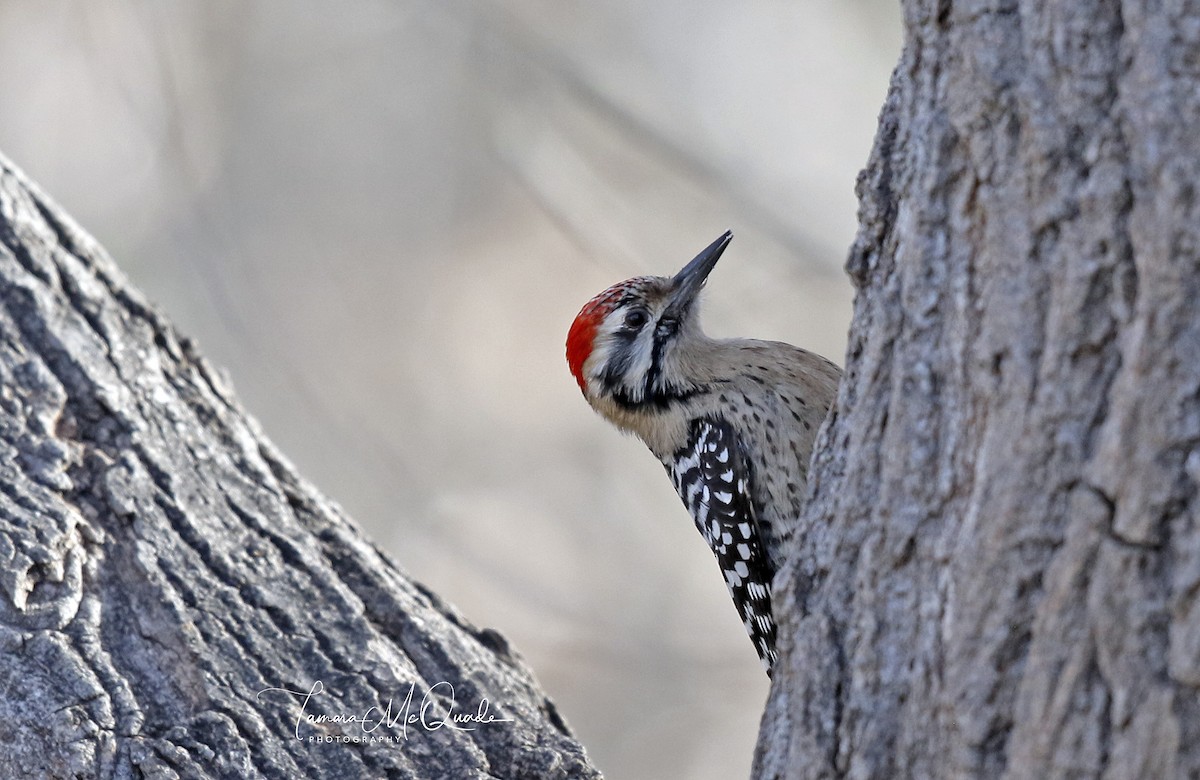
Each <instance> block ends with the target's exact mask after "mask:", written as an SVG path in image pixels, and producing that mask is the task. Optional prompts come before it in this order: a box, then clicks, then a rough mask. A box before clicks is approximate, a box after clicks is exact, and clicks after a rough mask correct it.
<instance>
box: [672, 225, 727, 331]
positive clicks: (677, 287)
mask: <svg viewBox="0 0 1200 780" xmlns="http://www.w3.org/2000/svg"><path fill="white" fill-rule="evenodd" d="M732 240H733V231H731V230H726V231H725V235H723V236H721V237H720V238H718V239H717V240H716V241H714V242H712V243H711V244H709V245H708V247H707V248H706V249H705V250H704V251H703V252H701V253H700V254H698V255H696V257H695V258H694V259H693V260H692V262H690V263H688V264H687V265H685V266H684V267H683V270H682V271H680V272H679V273H677V274H675V278H674V279H672V280H671V288H672V289H671V302H670V304H668V306H667V312H666V313H668V314H671V315H673V318H675V319H681V318H682V315H683V314H684V313H685V312H686V311H687V309H688V307H690V306H691V304H692V301H694V300H696V295H698V294H699V292H700V288H702V287H704V281H705V280H706V279H708V275H709V274H710V273H711V272H712V269H713V268H714V267H716V265H717V260H719V259H720V258H721V253H722V252H724V251H725V247H727V246H729V242H730V241H732Z"/></svg>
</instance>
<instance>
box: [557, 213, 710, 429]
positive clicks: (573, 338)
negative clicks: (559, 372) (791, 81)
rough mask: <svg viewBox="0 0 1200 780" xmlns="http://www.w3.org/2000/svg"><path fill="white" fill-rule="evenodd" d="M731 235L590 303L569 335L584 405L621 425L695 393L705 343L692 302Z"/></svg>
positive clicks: (569, 351) (569, 349) (572, 364)
mask: <svg viewBox="0 0 1200 780" xmlns="http://www.w3.org/2000/svg"><path fill="white" fill-rule="evenodd" d="M732 240H733V233H731V232H726V233H725V235H723V236H721V237H720V238H718V239H717V240H716V241H714V242H712V244H710V245H709V246H708V248H707V249H705V250H704V251H703V252H701V253H700V254H698V255H696V258H695V259H694V260H692V262H690V263H688V264H687V265H686V266H684V268H683V270H682V271H680V272H679V273H677V274H675V276H673V277H670V278H667V277H665V276H638V277H635V278H633V279H628V280H626V281H624V282H621V283H620V284H616V285H613V286H612V287H609V288H608V289H607V290H605V291H604V292H602V293H600V294H599V295H597V296H596V297H595V298H593V299H592V300H590V301H588V302H587V304H586V305H585V306H584V307H583V309H581V310H580V312H579V314H578V315H576V317H575V321H574V322H573V323H571V330H570V332H569V333H568V334H567V363H568V364H569V365H570V367H571V373H572V374H574V375H575V381H577V382H578V383H579V388H580V389H581V390H582V391H583V395H584V397H585V398H587V400H588V403H590V404H591V405H592V406H593V407H595V408H596V409H597V410H598V411H599V412H601V413H602V414H604V415H605V416H606V417H609V418H610V419H613V420H614V421H615V422H617V423H618V424H621V419H620V418H622V417H626V416H628V415H630V414H636V413H638V412H646V411H654V410H661V409H665V408H666V407H668V406H670V404H671V402H672V401H673V400H677V399H683V398H686V397H687V396H688V394H690V393H692V392H694V391H695V389H696V387H695V386H694V384H693V382H694V379H695V378H696V373H695V371H694V370H691V369H692V365H691V364H692V363H693V362H694V361H695V359H696V356H695V355H694V354H693V352H694V351H695V350H694V348H695V347H697V346H698V345H700V344H702V343H704V342H705V341H706V339H705V337H704V335H703V333H701V331H700V326H699V323H698V319H699V318H698V313H697V308H698V307H697V305H696V299H697V296H698V295H699V293H700V289H701V288H702V287H703V286H704V281H705V280H706V279H707V278H708V274H709V272H711V271H712V269H713V267H714V266H715V265H716V264H717V260H718V258H720V257H721V253H722V252H724V251H725V247H727V246H728V245H729V242H730V241H732ZM689 377H691V379H689Z"/></svg>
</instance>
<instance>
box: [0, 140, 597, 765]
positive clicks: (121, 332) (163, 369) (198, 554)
mask: <svg viewBox="0 0 1200 780" xmlns="http://www.w3.org/2000/svg"><path fill="white" fill-rule="evenodd" d="M0 450H2V454H0V561H3V566H2V567H0V647H2V648H3V652H2V653H0V692H2V693H0V744H2V745H3V749H2V750H0V777H47V778H76V777H78V778H88V777H116V778H122V777H143V776H144V777H156V778H158V777H161V778H167V777H230V778H235V777H236V778H254V777H262V778H296V777H305V778H319V777H337V778H347V777H361V778H379V777H428V778H449V777H454V778H458V777H506V778H528V777H558V778H576V777H598V773H596V771H595V770H594V769H593V768H592V767H591V766H590V765H589V764H588V762H587V759H586V757H585V755H584V752H583V749H582V748H581V747H580V746H579V745H578V744H577V743H576V742H575V740H574V739H573V738H572V737H571V735H570V732H569V731H568V730H567V727H566V726H565V724H564V723H563V721H562V719H561V718H560V717H559V716H558V714H557V713H556V711H555V708H554V705H553V704H552V703H551V702H550V701H549V700H548V699H547V698H546V696H545V694H544V693H542V692H541V690H539V688H538V686H537V683H536V682H535V681H534V680H533V677H532V675H531V674H530V673H529V671H528V670H527V669H526V668H525V666H524V665H523V664H522V662H521V661H520V660H519V658H518V657H517V656H516V655H515V654H514V653H513V651H512V650H511V649H510V648H509V646H508V644H507V642H505V640H504V639H503V638H502V637H501V636H500V635H499V634H498V633H496V632H495V631H492V630H490V629H483V630H480V629H477V628H475V627H473V626H471V625H470V624H469V623H467V622H466V621H465V620H464V619H463V618H462V617H461V616H460V615H458V614H457V613H456V612H455V611H454V610H453V608H451V607H450V606H448V605H446V604H444V603H442V602H441V601H439V600H438V599H437V597H436V596H434V595H433V594H431V593H430V592H428V591H427V590H425V589H423V588H422V587H421V586H419V585H417V584H415V583H413V582H411V581H410V580H408V579H407V578H406V577H405V576H404V575H403V573H402V572H400V571H399V570H398V569H397V568H396V566H395V564H393V563H392V562H391V561H389V560H388V559H387V558H385V557H384V556H383V555H381V554H380V553H379V551H377V550H376V549H375V548H373V547H372V546H371V545H370V543H368V542H367V541H366V540H365V539H363V537H362V536H361V534H360V533H359V531H358V529H357V528H356V527H355V526H354V525H353V524H352V523H351V522H349V521H348V520H347V519H346V518H345V517H344V516H343V515H342V514H341V512H340V511H339V510H338V508H337V507H336V506H335V505H333V504H332V503H331V502H330V501H328V500H327V499H325V498H323V497H322V496H321V495H319V494H318V493H317V492H316V491H315V490H314V489H313V488H312V487H311V486H309V485H308V484H307V483H305V482H304V480H303V479H301V478H300V477H299V476H298V475H297V474H296V472H295V470H294V469H293V468H292V466H291V465H289V464H288V463H287V461H286V460H285V459H284V458H283V457H282V456H281V455H280V454H279V453H278V452H277V451H275V449H274V448H273V447H272V446H271V444H270V443H269V442H267V441H266V439H265V438H264V437H263V435H262V433H261V432H260V431H259V430H258V428H257V426H256V425H255V423H254V422H253V421H252V420H250V419H249V418H247V416H246V414H245V413H244V412H243V411H242V409H241V408H240V407H239V406H238V404H237V402H236V400H235V399H234V397H233V394H232V392H231V390H230V389H229V386H228V384H227V383H226V382H225V381H224V380H223V379H222V378H221V376H220V375H219V374H218V373H217V372H216V371H215V370H214V369H213V368H212V366H211V365H209V364H208V363H207V362H206V361H205V360H204V359H203V358H201V357H200V356H199V355H198V354H197V352H196V350H195V349H194V348H193V347H192V345H190V344H189V343H188V341H187V340H186V339H183V338H181V337H179V336H178V335H177V334H176V333H175V331H174V330H173V328H172V327H171V326H170V325H169V324H168V323H167V322H166V321H165V320H164V319H163V318H162V317H161V316H160V315H159V314H158V313H157V312H156V311H154V309H152V308H151V307H149V306H148V305H147V304H146V303H145V301H144V300H143V299H142V298H141V296H140V295H139V294H138V293H137V292H136V291H135V290H133V289H132V288H130V286H129V284H128V283H127V282H126V281H125V279H124V278H123V277H122V275H121V274H120V272H119V271H118V270H117V268H116V266H115V265H114V264H113V262H112V261H111V260H110V259H109V258H108V257H107V255H106V254H105V253H104V252H103V250H102V249H101V248H100V247H99V246H97V245H96V243H95V242H94V241H93V240H92V239H91V238H90V237H88V236H87V235H85V234H84V233H83V232H81V231H80V229H79V228H78V227H76V226H75V225H74V224H73V223H72V222H71V221H70V220H69V219H68V218H67V217H66V216H64V215H63V213H62V212H61V211H60V210H59V209H58V207H56V206H55V205H54V204H53V203H51V202H50V201H49V200H48V199H47V198H46V197H45V196H44V195H42V194H41V193H39V192H38V191H37V190H36V188H34V187H33V186H32V185H30V183H29V182H28V181H27V180H26V179H25V178H24V177H23V176H22V174H21V173H20V172H18V171H17V170H15V169H14V168H13V166H12V165H11V164H10V163H9V162H8V161H7V160H5V159H4V158H3V157H0ZM318 681H319V682H320V683H321V685H322V686H323V691H322V692H319V693H317V694H316V695H314V696H313V697H312V698H311V699H310V700H309V701H308V703H307V707H306V708H304V709H302V707H304V702H303V700H302V698H301V697H299V696H293V695H290V694H287V693H283V692H280V691H268V692H266V693H264V694H261V695H260V692H261V691H264V690H265V689H268V688H273V687H280V688H288V689H291V690H296V691H302V692H305V693H307V692H310V691H312V688H313V686H314V685H315V684H317V682H318ZM438 683H448V684H450V685H452V686H453V692H452V693H451V691H450V689H449V687H447V685H444V684H443V685H437V684H438ZM410 688H411V690H412V691H413V699H412V700H411V702H410V703H409V709H408V710H405V698H406V696H407V694H408V692H409V690H410ZM431 689H432V690H433V692H432V699H431V701H432V702H433V705H432V709H431V710H429V711H428V714H427V717H426V720H425V724H428V726H430V727H432V726H435V725H437V723H438V722H440V721H441V719H442V718H444V717H445V715H446V714H447V713H448V712H449V711H450V708H451V707H452V706H454V705H456V707H457V709H455V710H454V712H456V713H458V714H463V713H469V714H474V715H477V714H478V712H479V707H480V703H481V702H482V701H483V700H485V699H486V701H487V703H488V705H489V706H490V714H491V715H493V716H496V717H499V718H505V719H511V721H510V722H490V723H487V722H475V723H471V722H466V723H460V724H459V725H460V726H461V727H460V728H451V727H450V726H444V727H442V728H440V729H433V728H427V727H426V726H425V724H422V722H421V721H420V720H419V719H418V720H417V721H416V722H413V723H408V724H407V729H405V728H403V727H404V726H405V725H406V719H405V718H403V717H401V718H400V719H399V720H398V721H397V722H396V723H395V726H394V727H392V726H389V724H386V723H385V724H382V725H380V726H378V727H377V728H375V729H374V730H372V731H371V732H370V733H364V724H362V723H354V722H351V723H331V722H310V721H309V720H308V719H307V718H306V717H305V716H306V715H314V716H320V715H326V716H331V717H332V716H348V717H352V718H353V717H359V718H362V717H364V716H365V717H366V718H367V724H366V725H367V726H368V727H369V726H371V725H374V724H376V723H377V721H378V720H379V718H380V717H382V716H383V713H382V712H381V711H380V710H374V711H371V710H370V708H371V707H378V708H380V709H381V710H382V709H383V708H386V707H387V705H388V702H389V700H391V702H392V710H391V712H390V715H391V716H392V717H396V716H401V715H402V714H405V713H411V714H412V715H413V716H414V717H417V716H419V715H420V711H421V706H422V700H423V698H424V696H425V694H426V693H427V692H429V691H430V690H431ZM452 701H453V705H452ZM298 719H299V722H298ZM468 728H472V729H473V730H467V729H468ZM297 729H298V730H299V734H300V738H299V739H297V737H296V732H297ZM338 734H341V735H346V736H349V737H357V738H363V737H381V736H385V737H391V738H393V739H391V740H374V741H361V740H360V741H357V742H345V741H340V742H332V743H331V742H316V741H315V740H313V739H310V737H313V736H316V735H338Z"/></svg>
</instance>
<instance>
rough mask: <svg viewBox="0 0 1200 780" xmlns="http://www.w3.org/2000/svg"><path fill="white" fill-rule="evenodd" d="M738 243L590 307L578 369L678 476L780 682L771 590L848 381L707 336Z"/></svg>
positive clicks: (590, 395)
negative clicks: (722, 261) (706, 309)
mask: <svg viewBox="0 0 1200 780" xmlns="http://www.w3.org/2000/svg"><path fill="white" fill-rule="evenodd" d="M732 240H733V233H732V232H726V233H725V234H724V235H723V236H721V237H720V238H718V239H717V240H716V241H714V242H713V243H712V244H710V245H709V246H708V247H707V248H706V249H705V250H704V251H702V252H701V253H700V254H698V255H696V257H695V259H693V260H692V261H691V262H690V263H688V264H687V265H686V266H684V268H683V270H681V271H680V272H679V273H677V274H675V276H673V277H670V278H668V277H662V276H638V277H635V278H633V279H628V280H626V281H624V282H621V283H620V284H616V285H613V286H612V287H609V288H608V289H607V290H605V291H604V292H602V293H600V294H599V295H597V296H596V297H594V298H592V299H591V300H590V301H588V302H587V304H585V305H584V307H583V309H581V310H580V312H579V314H578V315H577V316H576V317H575V321H574V322H573V323H571V328H570V330H569V331H568V333H567V364H568V365H569V367H570V369H571V373H572V374H573V375H574V376H575V380H576V381H577V382H578V383H579V388H580V390H582V391H583V395H584V398H586V399H587V402H588V403H589V404H590V405H591V406H592V408H593V409H595V410H596V411H597V412H599V413H600V415H601V416H602V417H604V418H605V419H607V420H608V421H609V422H611V423H612V424H614V425H615V426H616V427H617V428H619V429H621V430H622V431H625V432H627V433H632V434H635V435H636V436H638V437H639V438H640V439H641V440H642V441H643V442H645V444H646V446H647V447H649V448H650V452H652V453H653V454H654V456H655V457H657V458H658V459H659V460H660V461H661V462H662V464H663V466H665V467H666V469H667V473H668V474H669V475H670V477H671V482H672V484H673V485H674V486H675V490H676V492H677V493H678V494H679V497H680V498H681V499H682V500H683V504H684V506H685V507H687V510H688V512H689V513H690V514H691V516H692V520H693V521H694V522H695V524H696V528H697V530H699V531H700V534H701V536H703V537H704V541H705V542H707V543H708V546H709V548H710V549H711V550H712V552H713V554H714V555H715V556H716V559H717V563H718V565H719V566H720V567H721V573H722V575H723V576H724V578H725V584H726V586H727V587H728V589H729V595H730V597H731V598H732V599H733V603H734V606H735V607H736V608H737V612H738V617H740V618H741V620H742V623H743V624H744V625H745V627H746V632H747V633H748V634H749V635H750V640H751V642H753V644H754V648H755V650H756V651H757V652H758V657H759V659H760V660H761V661H762V664H763V668H764V669H765V670H766V672H767V675H768V676H770V674H771V668H772V666H773V664H774V663H775V634H776V626H775V618H774V615H773V614H772V612H771V588H772V580H773V578H774V576H775V573H776V572H777V571H778V570H779V569H780V568H781V567H782V565H783V561H784V556H785V555H786V553H787V550H788V540H789V539H790V538H791V537H792V535H793V533H794V531H795V526H796V522H797V520H798V518H799V516H800V511H801V509H802V508H803V505H804V487H805V482H806V478H807V476H808V463H809V458H810V456H811V455H812V448H813V440H814V439H815V438H816V435H817V429H818V428H819V427H820V425H821V422H822V421H823V420H824V419H825V415H826V414H827V412H828V411H829V408H830V406H831V405H832V404H833V400H834V396H835V395H836V392H837V384H838V379H839V377H840V376H841V369H839V368H838V367H837V366H836V365H834V364H833V363H831V362H830V361H828V360H826V359H825V358H823V357H821V356H819V355H816V354H814V353H812V352H808V351H806V350H803V349H800V348H798V347H793V346H792V345H790V344H784V343H781V342H778V341H758V340H752V339H713V338H709V337H708V336H706V335H705V334H704V332H703V331H702V330H701V329H700V323H699V306H698V302H697V298H698V296H699V293H700V290H701V288H703V287H704V284H705V281H706V280H707V279H708V275H709V274H710V273H711V272H712V270H713V268H714V267H715V266H716V263H717V260H718V259H719V258H720V257H721V254H722V253H723V252H724V251H725V248H726V247H727V246H729V242H730V241H732Z"/></svg>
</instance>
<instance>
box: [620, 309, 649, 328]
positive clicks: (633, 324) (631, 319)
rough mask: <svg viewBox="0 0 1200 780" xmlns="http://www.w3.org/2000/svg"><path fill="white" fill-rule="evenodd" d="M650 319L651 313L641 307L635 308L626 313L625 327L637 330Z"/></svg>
mask: <svg viewBox="0 0 1200 780" xmlns="http://www.w3.org/2000/svg"><path fill="white" fill-rule="evenodd" d="M649 319H650V315H648V314H646V312H644V311H642V310H641V309H634V310H633V311H631V312H629V313H628V314H626V315H625V327H627V328H632V329H633V330H637V329H639V328H641V327H642V326H643V325H645V324H646V322H647V321H648V320H649Z"/></svg>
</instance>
